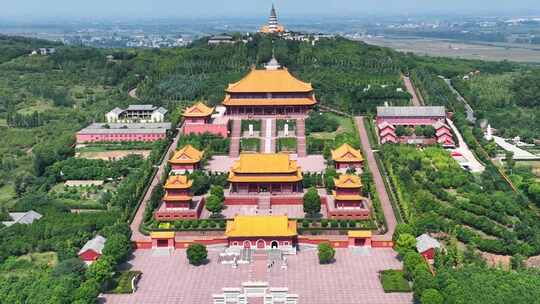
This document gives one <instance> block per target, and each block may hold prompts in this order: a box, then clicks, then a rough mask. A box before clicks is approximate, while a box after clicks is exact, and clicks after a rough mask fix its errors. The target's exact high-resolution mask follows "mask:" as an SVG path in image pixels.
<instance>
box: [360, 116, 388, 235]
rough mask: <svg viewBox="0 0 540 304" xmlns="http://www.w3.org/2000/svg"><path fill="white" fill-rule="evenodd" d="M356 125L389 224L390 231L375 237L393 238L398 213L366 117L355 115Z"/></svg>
mask: <svg viewBox="0 0 540 304" xmlns="http://www.w3.org/2000/svg"><path fill="white" fill-rule="evenodd" d="M355 121H356V126H357V127H358V132H359V134H360V142H361V144H362V151H363V153H364V158H365V159H366V160H367V162H368V166H369V168H370V169H371V172H372V174H373V182H374V183H375V187H376V188H377V194H378V195H379V199H380V201H381V205H382V209H383V213H384V217H385V218H386V225H387V226H388V227H387V228H388V231H387V232H386V233H385V234H384V235H382V236H375V237H374V238H381V240H392V235H393V234H394V230H395V229H396V224H397V221H396V215H395V214H394V209H393V208H392V203H391V202H390V197H389V196H388V193H387V192H386V187H385V186H384V181H383V177H382V175H381V172H380V169H379V165H378V164H377V160H376V159H375V155H374V154H373V150H372V149H371V144H370V143H369V137H368V134H367V130H366V126H365V124H364V117H363V116H358V117H355Z"/></svg>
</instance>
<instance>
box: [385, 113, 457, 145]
mask: <svg viewBox="0 0 540 304" xmlns="http://www.w3.org/2000/svg"><path fill="white" fill-rule="evenodd" d="M446 119H447V114H446V110H445V108H444V107H440V106H437V107H377V119H376V120H377V130H378V134H379V141H380V143H381V144H385V143H402V144H414V145H433V144H440V145H442V146H443V147H445V148H452V147H455V142H454V137H453V134H452V131H451V129H450V127H449V126H448V125H447V124H446Z"/></svg>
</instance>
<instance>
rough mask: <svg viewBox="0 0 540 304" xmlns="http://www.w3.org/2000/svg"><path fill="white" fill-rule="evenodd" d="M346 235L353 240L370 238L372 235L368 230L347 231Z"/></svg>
mask: <svg viewBox="0 0 540 304" xmlns="http://www.w3.org/2000/svg"><path fill="white" fill-rule="evenodd" d="M347 235H348V236H349V237H354V238H370V237H371V235H372V234H371V231H369V230H349V232H348V233H347Z"/></svg>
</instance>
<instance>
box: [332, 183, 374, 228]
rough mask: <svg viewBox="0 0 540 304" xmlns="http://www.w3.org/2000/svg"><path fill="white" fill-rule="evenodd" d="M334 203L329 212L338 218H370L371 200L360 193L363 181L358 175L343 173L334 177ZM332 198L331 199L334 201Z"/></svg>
mask: <svg viewBox="0 0 540 304" xmlns="http://www.w3.org/2000/svg"><path fill="white" fill-rule="evenodd" d="M334 185H335V190H334V191H333V192H332V197H331V198H332V199H333V204H329V206H328V214H329V216H330V217H331V218H336V219H368V218H369V217H370V214H371V212H370V210H369V200H368V199H367V198H365V197H363V196H362V195H361V194H360V191H361V190H362V181H361V180H360V177H358V176H356V175H348V174H342V175H340V176H339V178H336V179H334ZM332 199H331V200H330V201H332Z"/></svg>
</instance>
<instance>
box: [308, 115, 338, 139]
mask: <svg viewBox="0 0 540 304" xmlns="http://www.w3.org/2000/svg"><path fill="white" fill-rule="evenodd" d="M338 127H339V122H338V121H337V119H335V118H333V117H332V116H331V115H330V114H329V113H322V112H315V111H314V112H311V114H310V115H309V117H308V119H306V134H308V135H309V134H310V133H313V132H335V131H336V130H337V128H338Z"/></svg>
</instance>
